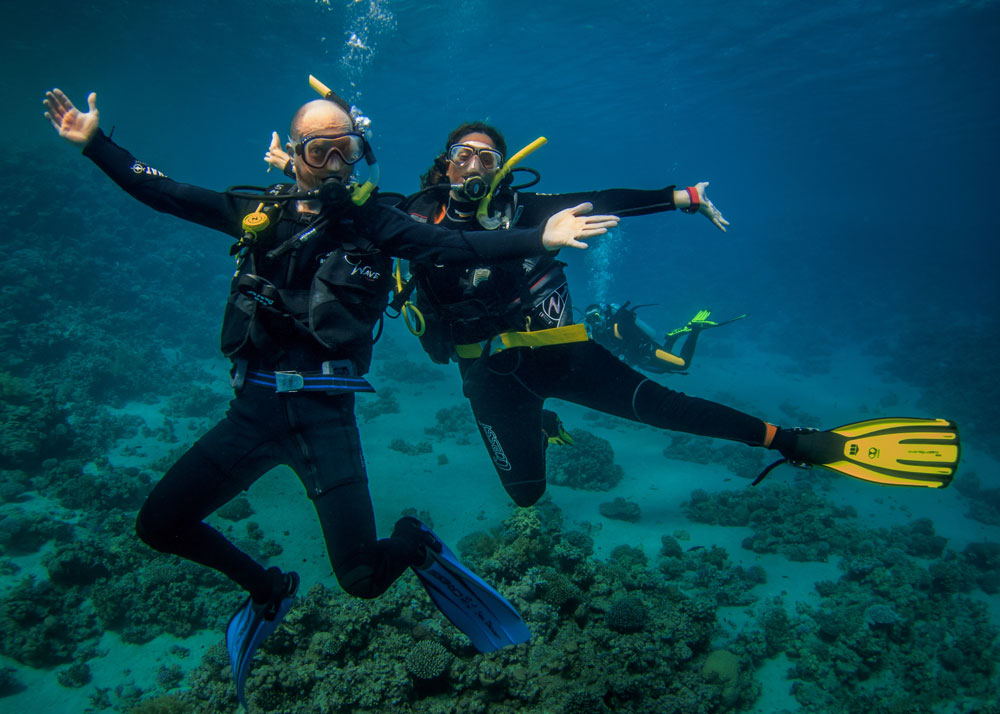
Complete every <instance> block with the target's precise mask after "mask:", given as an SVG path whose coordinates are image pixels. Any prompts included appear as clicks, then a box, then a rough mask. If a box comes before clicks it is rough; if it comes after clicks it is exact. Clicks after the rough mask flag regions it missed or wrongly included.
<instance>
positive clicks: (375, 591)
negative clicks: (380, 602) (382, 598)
mask: <svg viewBox="0 0 1000 714" xmlns="http://www.w3.org/2000/svg"><path fill="white" fill-rule="evenodd" d="M334 575H336V576H337V583H338V584H339V585H340V588H341V589H342V590H343V591H344V592H345V593H347V594H348V595H350V596H352V597H359V598H361V599H362V600H374V599H375V598H377V597H378V596H379V595H381V594H382V593H384V592H385V591H386V588H385V587H381V586H380V585H379V583H378V582H377V580H376V578H375V577H374V571H373V570H372V569H371V568H370V567H368V566H360V567H357V568H353V569H352V570H349V571H347V572H346V573H338V572H336V571H335V572H334Z"/></svg>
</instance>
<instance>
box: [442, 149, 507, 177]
mask: <svg viewBox="0 0 1000 714" xmlns="http://www.w3.org/2000/svg"><path fill="white" fill-rule="evenodd" d="M473 156H478V157H479V165H480V166H482V167H483V170H484V171H496V170H497V169H499V168H500V167H501V166H502V165H503V154H501V153H500V152H499V151H497V150H496V149H488V148H486V147H479V146H471V145H470V144H453V145H452V146H451V147H449V149H448V161H450V162H451V163H453V164H455V166H462V167H464V166H467V165H468V164H469V162H471V161H472V157H473Z"/></svg>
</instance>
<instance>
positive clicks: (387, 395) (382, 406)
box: [354, 387, 399, 422]
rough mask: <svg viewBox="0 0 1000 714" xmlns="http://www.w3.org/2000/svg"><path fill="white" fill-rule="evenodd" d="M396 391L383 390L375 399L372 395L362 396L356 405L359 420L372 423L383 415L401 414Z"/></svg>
mask: <svg viewBox="0 0 1000 714" xmlns="http://www.w3.org/2000/svg"><path fill="white" fill-rule="evenodd" d="M396 391H397V390H396V389H394V388H392V387H387V388H386V389H381V390H379V392H378V393H377V394H376V395H375V397H374V398H372V397H371V395H362V397H363V398H359V399H358V400H357V402H356V403H355V404H356V406H355V408H354V410H355V412H357V415H358V418H359V419H361V420H362V421H366V422H367V421H372V420H373V419H376V418H377V417H380V416H382V415H383V414H399V399H397V398H396Z"/></svg>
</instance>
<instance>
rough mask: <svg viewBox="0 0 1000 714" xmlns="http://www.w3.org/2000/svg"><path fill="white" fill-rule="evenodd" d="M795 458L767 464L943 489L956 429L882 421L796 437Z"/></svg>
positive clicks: (941, 422)
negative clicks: (785, 464) (789, 465)
mask: <svg viewBox="0 0 1000 714" xmlns="http://www.w3.org/2000/svg"><path fill="white" fill-rule="evenodd" d="M794 452H795V454H794V455H793V456H792V457H791V458H786V459H782V460H781V461H778V462H776V463H774V464H771V466H769V467H768V468H767V469H765V470H764V472H763V473H761V475H760V476H758V477H757V479H756V480H755V481H754V485H757V484H758V483H760V481H761V480H762V479H763V478H764V476H766V475H767V473H768V472H769V471H770V470H771V469H772V468H774V467H775V466H777V465H778V464H781V463H784V462H785V461H789V462H791V463H793V464H795V465H800V466H822V467H823V468H826V469H830V470H831V471H836V472H838V473H842V474H844V475H845V476H851V477H853V478H857V479H861V480H863V481H873V482H875V483H881V484H886V485H890V486H923V487H925V488H945V487H946V486H948V484H950V483H951V481H952V479H953V478H954V477H955V471H956V470H957V469H958V462H959V459H960V458H961V442H960V440H959V436H958V427H957V426H956V425H955V423H954V422H952V421H948V420H947V419H917V418H910V417H888V418H883V419H871V420H869V421H860V422H857V423H856V424H845V425H844V426H838V427H837V428H836V429H829V430H828V431H810V432H802V433H800V434H799V435H798V439H797V441H796V445H795V449H794Z"/></svg>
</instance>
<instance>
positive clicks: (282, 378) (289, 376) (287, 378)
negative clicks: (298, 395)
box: [274, 372, 306, 392]
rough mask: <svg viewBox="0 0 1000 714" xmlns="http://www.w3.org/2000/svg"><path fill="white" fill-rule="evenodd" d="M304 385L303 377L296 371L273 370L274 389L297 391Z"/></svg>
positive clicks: (278, 390) (277, 390)
mask: <svg viewBox="0 0 1000 714" xmlns="http://www.w3.org/2000/svg"><path fill="white" fill-rule="evenodd" d="M304 386H306V380H305V378H304V377H303V376H302V375H301V374H299V373H298V372H275V373H274V391H276V392H297V391H299V390H300V389H302V388H303V387H304Z"/></svg>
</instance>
